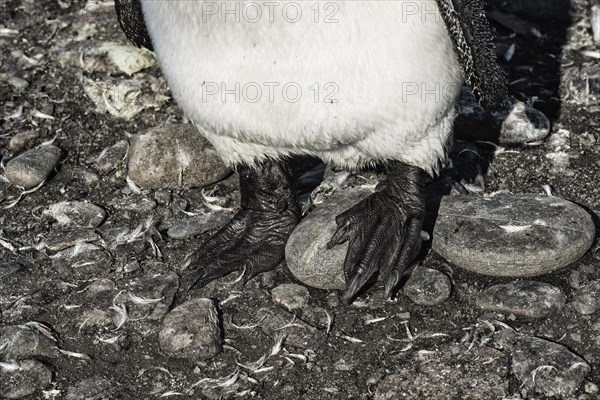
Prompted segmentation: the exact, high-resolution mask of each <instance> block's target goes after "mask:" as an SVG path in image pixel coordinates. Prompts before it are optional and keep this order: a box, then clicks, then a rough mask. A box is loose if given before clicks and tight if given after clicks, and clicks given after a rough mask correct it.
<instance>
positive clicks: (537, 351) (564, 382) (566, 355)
mask: <svg viewBox="0 0 600 400" xmlns="http://www.w3.org/2000/svg"><path fill="white" fill-rule="evenodd" d="M493 343H494V345H495V346H494V347H496V346H500V348H502V349H503V350H505V351H507V352H508V353H509V354H510V356H511V359H512V362H511V364H512V365H511V368H512V372H513V374H514V375H515V376H516V377H517V379H518V380H519V381H520V383H521V385H520V387H521V388H523V389H526V390H527V391H533V392H537V393H540V394H542V395H544V396H547V397H549V398H559V399H566V398H570V397H569V396H572V395H573V394H574V393H575V392H576V391H577V390H578V389H579V388H581V387H582V386H583V384H584V382H585V379H586V377H587V376H588V374H589V373H590V372H591V367H590V365H589V364H588V363H587V362H586V361H585V360H584V359H583V358H581V357H580V356H578V355H577V354H575V353H573V352H571V351H570V350H569V349H568V348H567V347H565V346H563V345H562V344H559V343H555V342H551V341H549V340H545V339H541V338H537V337H533V336H527V335H522V334H518V333H515V332H513V331H511V330H509V329H503V330H501V331H499V332H498V333H496V334H494V338H493ZM533 376H535V379H532V377H533Z"/></svg>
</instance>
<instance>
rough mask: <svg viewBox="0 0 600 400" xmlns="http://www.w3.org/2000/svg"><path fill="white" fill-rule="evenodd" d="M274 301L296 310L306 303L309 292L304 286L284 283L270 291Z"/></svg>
mask: <svg viewBox="0 0 600 400" xmlns="http://www.w3.org/2000/svg"><path fill="white" fill-rule="evenodd" d="M271 295H272V296H273V300H274V301H275V303H277V304H280V305H282V306H283V307H285V308H287V309H288V310H290V311H292V310H296V309H299V308H302V307H304V306H305V305H307V304H308V298H309V297H310V294H309V293H308V289H307V288H305V287H304V286H300V285H296V284H293V283H286V284H283V285H279V286H277V287H276V288H275V289H273V290H272V291H271Z"/></svg>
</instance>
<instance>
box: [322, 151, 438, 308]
mask: <svg viewBox="0 0 600 400" xmlns="http://www.w3.org/2000/svg"><path fill="white" fill-rule="evenodd" d="M386 172H387V179H386V180H385V181H383V182H381V183H380V184H379V185H378V187H377V191H376V192H375V193H373V194H372V195H370V196H369V197H367V198H366V199H364V200H362V201H361V202H359V203H358V204H356V205H355V206H353V207H352V208H350V209H349V210H347V211H345V212H343V213H342V214H340V215H338V216H337V218H336V223H337V230H336V232H335V233H334V234H333V236H332V238H331V240H330V241H329V243H328V247H329V248H331V247H333V246H335V245H337V244H341V243H345V242H349V246H348V252H347V253H346V259H345V261H344V273H345V275H346V300H347V301H348V302H351V301H352V300H353V299H354V298H355V297H356V296H357V294H358V293H359V292H360V290H361V289H362V288H363V287H364V286H365V285H366V284H368V283H369V282H371V280H372V278H375V277H376V276H377V275H378V276H379V278H380V279H381V280H383V281H384V282H385V294H386V298H388V299H389V298H391V297H392V295H393V294H394V292H395V290H396V288H397V286H398V283H399V282H400V279H401V278H402V275H403V273H404V272H405V271H406V270H407V269H408V268H409V267H410V265H411V264H412V262H413V261H414V259H415V257H416V256H417V254H418V253H419V251H420V248H421V227H422V225H423V218H424V216H425V200H424V195H423V192H422V190H423V186H424V181H425V177H426V174H425V172H424V171H423V170H421V169H419V168H416V167H412V166H409V165H406V164H403V163H400V162H397V161H395V162H391V163H389V164H388V165H387V167H386Z"/></svg>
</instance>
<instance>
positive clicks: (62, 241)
mask: <svg viewBox="0 0 600 400" xmlns="http://www.w3.org/2000/svg"><path fill="white" fill-rule="evenodd" d="M98 239H100V236H99V235H98V234H97V233H96V232H94V231H92V230H90V229H73V230H70V231H66V232H59V233H57V234H56V235H54V236H52V237H49V238H48V239H47V240H46V248H48V250H52V251H60V250H64V249H66V248H68V247H72V246H75V245H76V244H78V243H90V242H95V241H96V240H98Z"/></svg>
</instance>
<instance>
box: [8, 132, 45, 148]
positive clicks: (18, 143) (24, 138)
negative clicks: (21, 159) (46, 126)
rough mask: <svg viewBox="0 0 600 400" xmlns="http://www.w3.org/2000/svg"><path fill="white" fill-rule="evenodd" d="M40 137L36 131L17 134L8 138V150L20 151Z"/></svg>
mask: <svg viewBox="0 0 600 400" xmlns="http://www.w3.org/2000/svg"><path fill="white" fill-rule="evenodd" d="M39 137H40V134H39V132H36V131H23V132H19V133H17V134H16V135H15V136H13V137H12V138H10V141H9V142H8V148H9V149H10V150H21V149H24V148H25V147H26V146H27V143H29V142H31V141H32V140H35V139H37V138H39Z"/></svg>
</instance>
